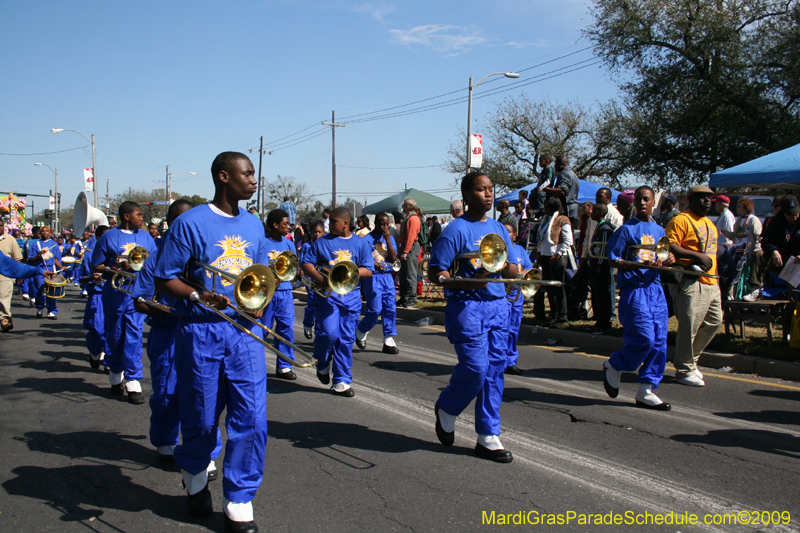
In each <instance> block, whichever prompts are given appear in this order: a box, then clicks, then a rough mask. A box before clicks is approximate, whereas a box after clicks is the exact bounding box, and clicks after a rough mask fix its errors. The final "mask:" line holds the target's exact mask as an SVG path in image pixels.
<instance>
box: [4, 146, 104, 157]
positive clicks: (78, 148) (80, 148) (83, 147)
mask: <svg viewBox="0 0 800 533" xmlns="http://www.w3.org/2000/svg"><path fill="white" fill-rule="evenodd" d="M85 148H89V145H88V144H87V145H86V146H79V147H77V148H68V149H66V150H59V151H58V152H39V153H36V154H3V153H0V155H50V154H61V153H63V152H72V151H73V150H83V149H85Z"/></svg>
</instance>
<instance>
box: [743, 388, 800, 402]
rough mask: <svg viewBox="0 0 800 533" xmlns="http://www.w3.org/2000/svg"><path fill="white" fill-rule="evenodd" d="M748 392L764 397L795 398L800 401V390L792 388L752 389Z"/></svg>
mask: <svg viewBox="0 0 800 533" xmlns="http://www.w3.org/2000/svg"><path fill="white" fill-rule="evenodd" d="M748 394H752V395H753V396H762V397H764V398H777V399H779V400H794V401H796V402H800V391H792V390H752V391H750V392H749V393H748Z"/></svg>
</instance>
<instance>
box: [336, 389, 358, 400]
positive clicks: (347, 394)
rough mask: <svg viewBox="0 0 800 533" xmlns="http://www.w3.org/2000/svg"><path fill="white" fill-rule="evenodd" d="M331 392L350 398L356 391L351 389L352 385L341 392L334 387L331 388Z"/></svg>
mask: <svg viewBox="0 0 800 533" xmlns="http://www.w3.org/2000/svg"><path fill="white" fill-rule="evenodd" d="M331 392H332V393H334V394H335V395H336V396H341V397H342V398H352V397H353V396H355V395H356V391H354V390H353V387H349V388H347V389H345V390H343V391H342V392H339V391H338V390H336V389H331Z"/></svg>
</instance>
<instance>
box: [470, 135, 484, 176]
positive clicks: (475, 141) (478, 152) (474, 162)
mask: <svg viewBox="0 0 800 533" xmlns="http://www.w3.org/2000/svg"><path fill="white" fill-rule="evenodd" d="M482 164H483V135H475V134H472V135H470V136H469V166H470V168H481V165H482Z"/></svg>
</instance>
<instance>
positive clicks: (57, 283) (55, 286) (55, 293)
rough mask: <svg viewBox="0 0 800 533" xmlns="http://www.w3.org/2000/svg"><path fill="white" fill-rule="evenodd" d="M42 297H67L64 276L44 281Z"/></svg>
mask: <svg viewBox="0 0 800 533" xmlns="http://www.w3.org/2000/svg"><path fill="white" fill-rule="evenodd" d="M44 295H45V296H47V297H48V298H55V299H58V298H63V297H64V296H66V295H67V279H66V278H65V277H64V276H53V279H45V280H44Z"/></svg>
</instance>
